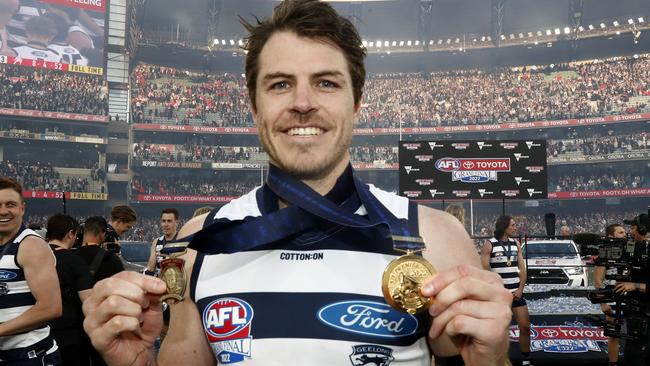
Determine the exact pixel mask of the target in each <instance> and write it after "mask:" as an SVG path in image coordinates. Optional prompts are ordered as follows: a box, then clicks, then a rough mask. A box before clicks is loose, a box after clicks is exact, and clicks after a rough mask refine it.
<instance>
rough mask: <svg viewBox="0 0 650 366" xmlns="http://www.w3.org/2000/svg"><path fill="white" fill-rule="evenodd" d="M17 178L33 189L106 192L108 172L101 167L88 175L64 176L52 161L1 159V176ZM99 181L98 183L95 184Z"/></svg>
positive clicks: (28, 188) (26, 188)
mask: <svg viewBox="0 0 650 366" xmlns="http://www.w3.org/2000/svg"><path fill="white" fill-rule="evenodd" d="M1 175H4V176H8V177H12V178H15V179H17V180H18V181H19V182H20V183H21V184H22V185H23V188H24V189H25V190H31V191H65V192H91V191H95V190H101V191H102V192H104V190H105V187H104V184H103V183H104V181H105V179H106V173H105V172H104V170H102V169H99V168H93V169H91V174H90V175H86V176H79V175H67V176H65V177H62V176H61V174H60V173H59V172H57V171H56V168H55V167H54V166H53V165H52V164H51V163H41V162H39V161H20V160H17V161H10V160H2V161H0V176H1ZM93 182H97V184H93Z"/></svg>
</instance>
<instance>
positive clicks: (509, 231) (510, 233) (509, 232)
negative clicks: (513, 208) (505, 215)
mask: <svg viewBox="0 0 650 366" xmlns="http://www.w3.org/2000/svg"><path fill="white" fill-rule="evenodd" d="M516 233H517V226H516V223H515V220H513V219H510V224H509V225H508V228H507V229H506V234H507V235H508V236H509V237H513V236H515V234H516Z"/></svg>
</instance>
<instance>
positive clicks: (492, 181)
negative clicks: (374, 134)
mask: <svg viewBox="0 0 650 366" xmlns="http://www.w3.org/2000/svg"><path fill="white" fill-rule="evenodd" d="M399 164H400V173H399V191H400V192H399V193H400V194H401V195H404V196H406V197H409V198H413V199H416V200H433V199H438V200H439V199H464V198H472V199H481V198H482V199H506V198H507V199H543V198H547V196H548V186H547V171H546V141H543V140H534V141H530V140H529V141H450V140H444V141H401V142H400V145H399Z"/></svg>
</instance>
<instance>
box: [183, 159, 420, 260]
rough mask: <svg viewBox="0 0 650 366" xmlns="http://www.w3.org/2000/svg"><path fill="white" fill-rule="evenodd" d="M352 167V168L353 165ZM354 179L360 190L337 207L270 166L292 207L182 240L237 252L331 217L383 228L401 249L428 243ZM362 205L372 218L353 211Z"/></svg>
mask: <svg viewBox="0 0 650 366" xmlns="http://www.w3.org/2000/svg"><path fill="white" fill-rule="evenodd" d="M347 169H350V170H352V168H351V167H350V166H348V168H347ZM347 173H349V172H348V171H346V172H345V173H344V174H347ZM353 180H354V186H355V188H356V194H354V192H352V194H351V195H350V197H349V198H348V199H347V200H346V201H345V202H344V203H343V204H342V205H341V206H337V205H336V204H335V203H333V202H332V201H330V200H328V199H327V198H325V197H323V196H321V195H320V194H318V193H317V192H315V191H314V190H313V189H311V188H310V187H309V186H307V185H306V184H305V183H303V182H301V181H300V180H298V179H296V178H294V177H293V176H291V175H290V174H287V173H286V172H284V171H282V170H281V169H279V168H277V167H275V166H273V165H270V167H269V174H268V177H267V181H266V184H267V186H268V187H269V189H270V190H271V191H272V192H273V193H275V194H276V195H277V196H278V197H279V198H281V199H283V200H284V201H286V202H287V203H289V204H290V206H289V207H287V208H284V209H280V210H277V211H275V212H273V213H271V214H267V215H263V216H260V217H255V218H247V219H245V220H237V221H229V222H223V223H222V222H216V223H214V224H212V225H210V226H208V227H206V228H205V229H203V230H201V231H199V232H197V233H196V234H195V235H193V236H192V237H188V238H184V239H181V241H188V239H189V241H190V244H189V246H188V247H189V248H192V249H196V250H197V251H199V252H202V253H205V254H221V253H235V252H240V251H246V250H251V249H253V248H257V247H260V246H262V245H265V244H269V243H272V242H274V241H277V240H280V239H283V238H286V237H288V236H291V235H293V234H296V233H299V232H302V231H304V230H306V229H309V228H311V227H313V226H314V225H315V224H316V223H318V221H319V220H326V221H329V222H332V223H335V224H338V225H341V226H345V227H350V228H358V229H367V228H368V229H369V228H377V229H380V230H382V231H383V234H384V235H385V236H386V237H387V238H388V237H390V236H391V235H393V237H394V241H395V243H394V244H395V247H396V248H398V249H402V250H414V251H415V250H420V249H423V247H424V244H423V243H421V242H417V241H414V240H412V239H413V237H414V235H413V233H412V230H411V228H410V227H409V224H408V221H407V220H400V219H398V218H397V217H395V216H394V215H393V214H392V213H391V212H390V211H388V209H386V208H385V207H384V206H383V205H382V204H381V203H380V202H379V201H378V200H377V199H376V198H375V196H374V195H373V194H372V193H371V192H370V190H369V188H368V186H367V185H366V184H364V183H363V182H361V181H360V180H359V179H358V178H357V177H356V176H354V174H353ZM361 204H363V206H364V208H365V209H366V211H367V213H368V218H365V217H362V216H360V215H356V214H354V212H355V211H356V210H357V209H358V208H359V206H360V205H361ZM416 208H417V207H416ZM415 234H417V233H415Z"/></svg>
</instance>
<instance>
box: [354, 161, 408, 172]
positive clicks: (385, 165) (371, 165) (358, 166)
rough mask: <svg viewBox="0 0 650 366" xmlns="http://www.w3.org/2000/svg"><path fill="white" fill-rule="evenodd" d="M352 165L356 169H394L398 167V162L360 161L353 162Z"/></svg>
mask: <svg viewBox="0 0 650 366" xmlns="http://www.w3.org/2000/svg"><path fill="white" fill-rule="evenodd" d="M352 167H353V168H354V169H357V170H384V169H385V170H396V169H399V164H398V163H361V162H353V163H352Z"/></svg>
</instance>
